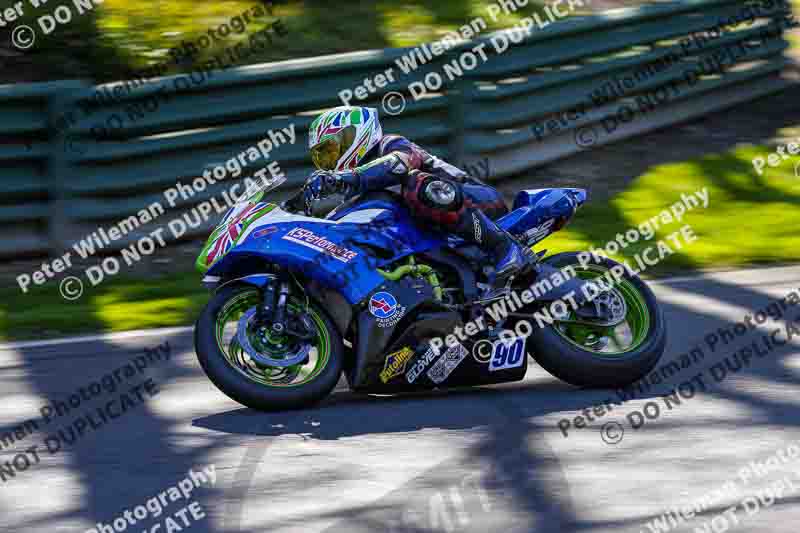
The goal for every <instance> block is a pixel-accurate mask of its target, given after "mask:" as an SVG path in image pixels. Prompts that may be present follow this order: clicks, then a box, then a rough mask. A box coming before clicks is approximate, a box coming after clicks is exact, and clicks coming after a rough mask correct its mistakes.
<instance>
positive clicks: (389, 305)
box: [369, 291, 406, 328]
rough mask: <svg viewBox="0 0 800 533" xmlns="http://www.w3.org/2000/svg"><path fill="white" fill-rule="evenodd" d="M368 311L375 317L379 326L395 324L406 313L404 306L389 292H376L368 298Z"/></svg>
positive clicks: (384, 326) (385, 326)
mask: <svg viewBox="0 0 800 533" xmlns="http://www.w3.org/2000/svg"><path fill="white" fill-rule="evenodd" d="M369 312H370V313H371V314H372V316H374V317H375V318H376V322H377V323H378V326H379V327H382V328H388V327H392V326H395V325H396V324H397V323H398V322H400V319H401V318H403V316H404V315H405V314H406V308H405V307H404V306H402V305H399V304H398V303H397V298H395V297H394V295H393V294H391V293H389V292H384V291H381V292H376V293H375V294H373V295H372V298H370V299H369Z"/></svg>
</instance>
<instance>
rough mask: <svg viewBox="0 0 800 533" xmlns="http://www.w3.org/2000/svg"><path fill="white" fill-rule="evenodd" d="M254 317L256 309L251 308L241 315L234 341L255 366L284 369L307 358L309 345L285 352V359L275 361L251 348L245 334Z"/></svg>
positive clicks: (248, 338) (248, 337)
mask: <svg viewBox="0 0 800 533" xmlns="http://www.w3.org/2000/svg"><path fill="white" fill-rule="evenodd" d="M255 316H256V308H255V307H252V308H250V309H248V310H247V311H246V312H245V313H244V314H243V315H242V318H240V319H239V324H238V326H237V331H236V339H237V340H238V341H239V344H240V345H241V347H242V350H244V352H245V353H246V354H247V355H249V356H250V357H251V358H252V359H253V361H255V362H256V363H257V364H260V365H262V366H272V367H278V368H286V367H289V366H292V365H296V364H299V363H302V362H303V361H305V360H306V358H307V357H308V354H309V352H310V351H311V344H305V345H303V346H302V347H300V349H299V350H297V351H296V352H294V353H292V352H291V351H287V352H286V357H282V358H280V359H276V358H274V357H270V356H269V355H267V354H263V353H261V352H259V351H258V350H256V349H255V347H253V343H252V342H250V336H249V335H248V334H247V332H248V330H249V329H250V326H251V325H252V323H253V320H254V319H255Z"/></svg>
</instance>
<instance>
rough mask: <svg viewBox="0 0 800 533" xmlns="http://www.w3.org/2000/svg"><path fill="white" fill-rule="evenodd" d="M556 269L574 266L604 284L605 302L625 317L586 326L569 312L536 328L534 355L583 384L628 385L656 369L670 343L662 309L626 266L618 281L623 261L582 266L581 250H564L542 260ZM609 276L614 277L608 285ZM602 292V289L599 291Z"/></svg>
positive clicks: (561, 374) (548, 367)
mask: <svg viewBox="0 0 800 533" xmlns="http://www.w3.org/2000/svg"><path fill="white" fill-rule="evenodd" d="M544 261H545V262H547V263H548V264H550V265H552V266H553V267H556V268H559V269H563V268H564V267H572V268H573V269H574V270H575V273H576V275H577V276H578V277H580V278H581V279H592V280H595V282H596V283H598V285H601V286H606V289H609V288H610V290H609V291H603V292H608V293H609V294H608V297H605V296H604V297H603V298H604V300H605V301H608V302H611V303H612V304H613V305H616V306H617V308H618V309H622V311H621V314H623V315H624V319H623V320H622V321H621V322H620V323H618V324H615V325H613V326H599V325H592V324H587V323H586V321H584V320H580V319H579V317H577V316H576V315H575V313H574V311H572V310H571V311H570V313H569V317H567V320H566V321H563V322H562V321H558V320H557V321H556V322H555V323H554V324H552V325H549V326H547V327H544V328H534V329H535V331H534V332H533V333H532V334H531V341H532V345H533V349H534V359H536V361H537V362H538V363H539V364H540V365H541V366H542V367H543V368H544V369H545V370H547V371H548V372H550V373H551V374H553V375H554V376H556V377H557V378H559V379H561V380H563V381H566V382H567V383H570V384H572V385H577V386H579V387H594V388H612V387H623V386H626V385H629V384H631V383H633V382H635V381H637V380H639V379H641V378H642V377H644V376H645V375H647V373H648V372H650V370H652V369H653V367H655V365H656V364H657V363H658V360H659V358H660V357H661V355H662V354H663V352H664V348H665V346H666V342H667V333H666V323H665V320H664V313H663V311H662V310H661V308H660V307H659V305H658V302H657V301H656V298H655V295H654V294H653V292H652V291H651V290H650V288H649V287H648V286H647V285H645V283H644V282H643V281H642V280H641V279H639V277H638V276H633V275H631V274H630V273H629V272H628V271H627V269H626V270H625V274H624V275H623V276H622V277H621V278H620V279H619V280H618V281H617V280H614V278H613V277H612V276H611V275H610V271H611V268H613V267H614V266H616V265H619V263H617V262H616V261H612V260H611V259H608V258H601V259H600V260H599V261H596V260H593V261H592V262H590V263H589V264H588V265H586V266H581V265H580V263H579V261H578V254H577V253H574V252H571V253H562V254H556V255H554V256H551V257H548V258H546V259H545V260H544ZM606 280H614V283H613V285H611V286H610V287H609V284H608V283H604V282H605V281H606ZM601 294H602V293H601Z"/></svg>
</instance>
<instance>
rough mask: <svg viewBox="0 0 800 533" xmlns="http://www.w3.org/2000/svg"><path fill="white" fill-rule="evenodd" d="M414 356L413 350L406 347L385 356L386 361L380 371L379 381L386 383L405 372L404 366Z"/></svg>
mask: <svg viewBox="0 0 800 533" xmlns="http://www.w3.org/2000/svg"><path fill="white" fill-rule="evenodd" d="M413 355H414V350H412V349H411V348H409V347H408V346H405V347H403V348H402V349H400V350H398V351H396V352H392V353H390V354H389V355H387V356H386V361H385V362H384V363H383V370H382V371H381V374H380V376H381V381H383V382H384V383H388V382H389V380H391V379H393V378H396V377H397V376H400V375H402V374H403V373H405V371H406V364H407V363H408V361H410V360H411V356H413Z"/></svg>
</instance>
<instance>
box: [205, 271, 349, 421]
mask: <svg viewBox="0 0 800 533" xmlns="http://www.w3.org/2000/svg"><path fill="white" fill-rule="evenodd" d="M260 303H261V296H260V293H259V291H258V290H257V289H256V288H254V287H250V286H231V287H226V288H224V289H222V290H220V291H219V292H218V293H217V294H215V295H214V297H213V298H212V299H211V301H210V302H209V303H208V305H206V307H205V309H203V311H202V313H201V315H200V318H199V319H198V321H197V324H196V325H195V332H194V340H195V350H196V351H197V358H198V360H199V361H200V366H202V367H203V370H204V371H205V373H206V375H207V376H208V377H209V379H210V380H211V381H212V382H213V383H214V385H216V386H217V388H219V389H220V390H221V391H222V392H223V393H225V394H226V395H227V396H228V397H230V398H231V399H233V400H235V401H237V402H239V403H241V404H243V405H246V406H247V407H251V408H253V409H258V410H260V411H276V410H284V409H297V408H301V407H306V406H309V405H313V404H315V403H317V402H319V401H320V400H322V399H323V398H325V397H326V396H327V395H328V394H330V392H331V391H332V390H333V388H334V387H335V386H336V383H337V382H338V381H339V376H340V375H341V372H342V359H343V347H342V338H341V335H340V334H339V331H338V329H337V328H336V326H335V325H334V324H333V321H331V319H330V318H329V317H328V315H327V314H326V313H325V312H324V311H323V310H322V309H320V308H319V307H318V306H317V305H316V304H315V303H314V302H308V301H301V300H298V299H294V298H292V299H290V300H289V303H288V308H289V312H290V313H291V312H296V313H305V314H307V316H308V317H310V319H311V321H312V323H313V325H314V328H313V329H314V335H313V337H312V338H308V339H301V338H296V337H292V336H290V335H288V334H285V335H281V336H277V335H275V334H273V333H271V332H270V331H269V330H268V329H264V328H257V327H252V328H251V326H249V325H248V326H247V328H246V332H245V333H246V335H247V336H248V339H249V341H250V344H251V347H252V348H254V349H257V350H258V351H259V353H262V354H264V355H268V356H269V357H270V358H272V359H273V360H280V359H281V358H286V359H287V361H286V362H287V363H289V362H291V361H290V360H289V359H291V357H292V354H296V353H299V352H300V351H302V352H303V353H306V352H307V353H308V355H307V357H306V358H305V359H304V360H302V361H300V362H298V363H297V364H294V365H290V366H282V367H279V366H274V367H270V366H264V365H261V364H258V363H256V361H254V360H253V358H252V357H250V356H249V355H248V354H247V352H246V350H245V349H244V348H242V346H241V343H240V342H239V340H240V338H241V337H239V335H238V329H239V328H240V327H242V326H241V323H242V320H241V319H242V316H243V315H245V314H246V313H247V312H248V311H250V310H252V309H254V308H255V307H256V306H258V305H260ZM245 322H247V321H246V320H245Z"/></svg>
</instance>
